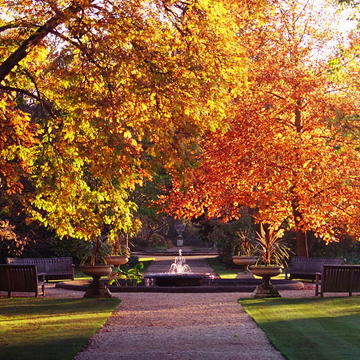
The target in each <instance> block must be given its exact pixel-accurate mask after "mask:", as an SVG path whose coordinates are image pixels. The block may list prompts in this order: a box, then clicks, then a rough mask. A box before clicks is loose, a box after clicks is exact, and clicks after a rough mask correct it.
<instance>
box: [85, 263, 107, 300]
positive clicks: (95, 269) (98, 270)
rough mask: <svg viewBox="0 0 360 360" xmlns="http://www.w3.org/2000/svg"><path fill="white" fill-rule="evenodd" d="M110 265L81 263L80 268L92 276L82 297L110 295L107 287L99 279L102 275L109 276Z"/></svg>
mask: <svg viewBox="0 0 360 360" xmlns="http://www.w3.org/2000/svg"><path fill="white" fill-rule="evenodd" d="M111 267H112V266H111V265H81V266H80V270H81V271H82V272H83V273H84V274H85V275H89V276H91V277H92V278H93V280H92V282H91V283H90V285H89V287H88V288H87V290H86V292H85V294H84V298H88V297H90V298H94V297H95V298H96V297H112V295H111V293H110V291H109V289H108V288H107V287H106V286H105V285H104V284H103V283H102V282H101V281H100V278H101V277H102V276H109V275H110V274H111V272H112V269H111Z"/></svg>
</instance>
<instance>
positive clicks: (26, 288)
mask: <svg viewBox="0 0 360 360" xmlns="http://www.w3.org/2000/svg"><path fill="white" fill-rule="evenodd" d="M39 278H40V280H39ZM39 286H40V287H41V290H42V295H43V296H44V295H45V287H44V274H39V273H38V272H37V269H36V266H35V265H4V264H0V291H7V292H8V297H11V292H13V291H17V292H35V296H36V297H37V296H38V294H39Z"/></svg>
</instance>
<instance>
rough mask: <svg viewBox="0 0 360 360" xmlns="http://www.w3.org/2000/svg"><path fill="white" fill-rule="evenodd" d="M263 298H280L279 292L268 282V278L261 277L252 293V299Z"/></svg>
mask: <svg viewBox="0 0 360 360" xmlns="http://www.w3.org/2000/svg"><path fill="white" fill-rule="evenodd" d="M265 297H281V295H280V294H279V291H278V290H277V289H276V288H275V286H274V285H273V284H272V283H271V282H270V278H269V277H263V279H262V282H261V284H259V285H258V286H257V287H256V289H255V291H254V298H265Z"/></svg>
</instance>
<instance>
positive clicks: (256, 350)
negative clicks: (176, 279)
mask: <svg viewBox="0 0 360 360" xmlns="http://www.w3.org/2000/svg"><path fill="white" fill-rule="evenodd" d="M243 295H244V294H241V296H243ZM118 296H119V297H120V298H121V299H122V303H121V305H120V306H119V308H118V309H117V311H115V313H114V314H113V316H112V317H110V319H109V320H108V322H107V324H106V325H105V326H104V327H103V328H102V329H101V331H99V332H98V333H97V334H96V335H95V336H94V337H93V338H92V340H91V342H90V345H89V346H88V347H87V349H86V350H85V351H83V352H81V353H79V354H78V355H77V356H76V357H75V359H76V360H90V359H91V360H92V359H103V360H112V359H127V360H132V359H133V360H153V359H156V360H163V359H177V360H190V359H191V360H197V359H199V360H201V359H206V360H235V359H242V360H247V359H262V360H267V359H274V360H275V359H283V357H282V356H281V355H280V353H279V352H277V351H276V350H275V349H274V348H273V347H272V346H271V345H270V344H269V342H268V340H267V338H266V336H265V335H264V333H263V332H262V331H261V330H260V329H259V327H258V326H257V325H256V324H255V322H254V321H253V320H252V319H251V318H250V317H249V316H248V315H247V314H246V313H245V312H244V311H243V310H242V308H241V306H240V305H239V304H238V303H237V299H238V298H239V293H219V294H209V293H207V294H183V293H181V294H169V293H141V294H140V293H122V294H119V295H118Z"/></svg>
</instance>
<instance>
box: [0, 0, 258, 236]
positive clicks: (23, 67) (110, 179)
mask: <svg viewBox="0 0 360 360" xmlns="http://www.w3.org/2000/svg"><path fill="white" fill-rule="evenodd" d="M261 3H262V1H255V0H254V1H251V0H248V1H242V2H232V1H228V0H215V1H207V0H191V1H181V0H147V1H140V0H126V1H125V0H112V1H105V0H100V1H91V0H66V1H54V0H40V1H39V0H36V1H35V0H1V1H0V14H1V15H0V36H1V38H0V41H1V47H0V61H1V64H0V127H1V135H0V175H1V183H0V191H1V192H2V193H4V192H7V193H11V192H12V191H13V192H14V191H17V192H19V191H21V190H22V188H23V186H24V179H26V181H28V182H29V183H30V185H29V186H30V188H31V189H32V191H30V192H29V194H28V195H29V196H28V202H27V204H26V207H27V212H28V214H29V218H30V219H37V220H39V221H41V222H42V223H43V224H44V225H46V226H50V227H51V228H54V229H56V231H57V233H58V234H59V235H60V236H64V235H68V236H73V237H81V238H88V239H89V238H93V237H95V236H98V235H99V234H100V233H101V229H102V228H103V226H104V225H107V226H108V227H110V228H111V229H112V232H113V233H116V231H119V230H122V231H125V232H128V231H131V229H134V227H136V225H137V223H136V219H134V216H133V214H134V212H135V211H136V204H135V203H134V202H133V201H131V199H130V198H129V194H130V193H131V192H132V191H133V190H134V188H135V186H137V185H138V186H141V184H142V183H143V181H144V180H145V179H148V178H151V176H152V172H153V170H154V167H153V164H154V163H157V162H160V163H161V164H162V166H164V167H165V168H166V169H168V170H169V169H172V171H179V170H180V169H181V168H182V167H183V166H184V164H186V163H188V162H191V159H192V154H194V153H196V152H197V151H198V149H197V139H198V138H199V136H202V135H203V134H204V133H205V132H206V131H207V130H208V129H211V130H215V129H217V128H219V127H220V126H221V123H222V122H223V121H224V119H225V118H226V116H227V114H226V113H225V109H226V105H227V104H228V103H230V102H231V101H232V99H233V98H234V96H235V95H234V94H238V93H239V92H241V90H239V89H236V88H237V87H238V85H239V84H241V83H243V82H244V80H245V78H246V73H247V58H246V57H245V56H244V55H245V51H243V50H241V49H239V48H238V47H237V30H238V29H239V26H242V24H245V23H246V21H247V20H248V19H249V17H256V14H257V13H258V12H259V10H258V8H259V6H261ZM234 14H238V15H237V16H234ZM234 78H235V79H237V83H236V84H234V82H233V79H234Z"/></svg>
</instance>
